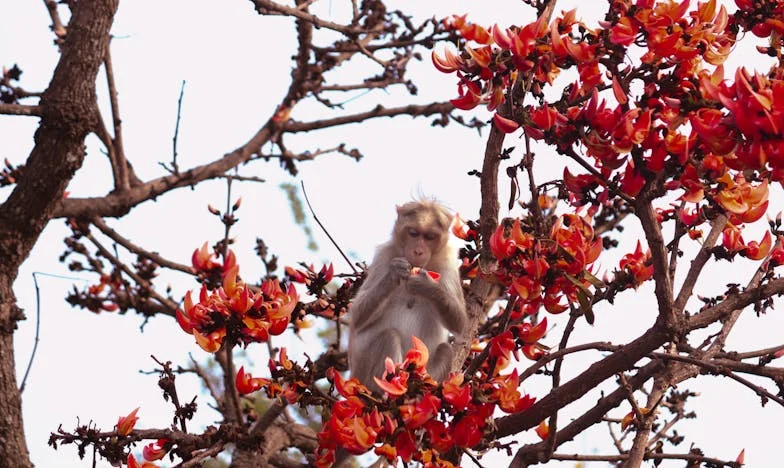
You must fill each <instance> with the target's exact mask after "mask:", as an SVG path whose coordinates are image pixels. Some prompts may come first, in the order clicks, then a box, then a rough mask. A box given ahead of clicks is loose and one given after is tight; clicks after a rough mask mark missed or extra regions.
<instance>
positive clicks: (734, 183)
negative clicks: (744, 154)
mask: <svg viewBox="0 0 784 468" xmlns="http://www.w3.org/2000/svg"><path fill="white" fill-rule="evenodd" d="M718 181H719V182H721V183H722V184H724V188H722V189H721V190H720V191H719V193H718V194H717V195H716V201H717V202H718V203H719V205H721V207H722V208H724V209H725V210H727V211H728V212H730V213H731V214H733V215H735V216H736V217H737V218H738V220H739V221H740V222H743V223H750V222H754V221H756V220H758V219H760V218H761V217H762V215H763V214H765V211H767V209H768V181H767V180H763V181H762V183H760V184H759V185H757V186H752V185H751V184H750V183H748V182H746V179H745V178H744V177H743V175H742V174H737V175H736V176H735V179H734V180H733V179H732V178H731V177H730V175H729V173H728V172H727V173H724V175H723V176H722V177H721V178H719V179H718Z"/></svg>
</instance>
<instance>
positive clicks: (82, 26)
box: [0, 0, 118, 467]
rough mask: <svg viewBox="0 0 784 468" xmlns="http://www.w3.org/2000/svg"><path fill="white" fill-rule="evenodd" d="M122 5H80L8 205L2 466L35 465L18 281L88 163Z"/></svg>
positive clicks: (0, 270)
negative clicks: (18, 344) (28, 431)
mask: <svg viewBox="0 0 784 468" xmlns="http://www.w3.org/2000/svg"><path fill="white" fill-rule="evenodd" d="M117 4H118V0H95V1H81V2H78V3H76V6H75V11H74V12H73V16H72V19H71V22H70V24H69V25H68V33H67V36H66V39H65V42H64V43H63V45H62V52H61V56H60V61H59V62H58V64H57V67H56V68H55V71H54V75H53V76H52V80H51V82H50V84H49V87H48V89H47V90H46V91H45V92H44V94H43V95H42V96H41V101H40V107H41V111H42V112H41V122H40V125H39V127H38V130H37V131H36V133H35V147H34V148H33V150H32V152H31V153H30V156H29V158H28V159H27V162H26V169H25V173H26V174H29V175H30V176H29V177H23V178H22V179H21V180H19V183H18V184H17V186H16V188H15V189H14V191H13V192H11V195H10V196H9V197H8V199H7V200H6V201H5V203H3V204H2V205H0V467H11V466H13V467H29V466H32V464H31V462H30V457H29V454H28V451H27V445H26V443H25V438H24V428H23V423H22V408H21V396H20V393H19V390H18V388H17V382H16V376H15V365H14V362H15V360H14V348H13V332H14V330H15V329H16V322H17V321H19V320H21V319H22V318H23V317H24V316H23V314H22V311H21V310H20V309H19V308H18V307H17V305H16V297H15V296H14V294H13V290H12V286H13V282H14V280H15V279H16V276H17V274H18V272H19V266H20V265H21V264H22V262H23V261H24V260H25V259H26V258H27V256H28V255H29V254H30V251H31V250H32V248H33V246H34V245H35V243H36V241H37V240H38V237H39V236H40V234H41V231H43V229H44V227H45V226H46V223H47V222H48V221H49V220H50V219H51V217H52V214H53V213H54V209H55V206H56V205H57V203H58V202H59V201H60V199H62V197H63V192H64V191H65V188H66V186H67V185H68V182H69V181H70V180H71V178H72V177H73V175H74V173H75V172H76V171H77V170H78V169H79V168H80V167H81V166H82V162H83V160H84V139H85V137H86V136H87V134H88V133H89V132H90V131H91V130H92V129H94V128H95V125H96V122H97V118H98V114H97V107H96V97H95V79H96V75H97V74H98V69H99V68H100V66H101V63H102V62H103V58H104V57H105V55H106V50H107V48H108V45H109V30H110V28H111V25H112V20H113V19H114V14H115V12H116V10H117Z"/></svg>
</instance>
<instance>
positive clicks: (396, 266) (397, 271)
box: [389, 257, 411, 282]
mask: <svg viewBox="0 0 784 468" xmlns="http://www.w3.org/2000/svg"><path fill="white" fill-rule="evenodd" d="M410 275H411V264H410V263H408V260H406V259H405V257H395V258H393V259H392V260H390V261H389V277H390V279H392V280H394V281H395V282H397V281H400V280H402V279H407V278H408V277H409V276H410Z"/></svg>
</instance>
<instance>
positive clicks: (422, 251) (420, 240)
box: [402, 226, 441, 268]
mask: <svg viewBox="0 0 784 468" xmlns="http://www.w3.org/2000/svg"><path fill="white" fill-rule="evenodd" d="M402 241H403V251H404V253H405V257H406V260H408V263H410V264H411V266H415V267H420V268H421V267H424V266H426V265H427V263H428V262H429V261H430V258H431V257H432V256H433V253H434V252H436V251H438V249H439V247H440V244H441V234H440V233H439V232H436V231H434V230H429V229H420V228H417V227H415V226H409V227H407V228H406V229H405V230H404V231H403V239H402Z"/></svg>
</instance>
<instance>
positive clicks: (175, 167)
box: [172, 80, 185, 174]
mask: <svg viewBox="0 0 784 468" xmlns="http://www.w3.org/2000/svg"><path fill="white" fill-rule="evenodd" d="M184 94H185V80H182V85H181V86H180V97H179V98H178V99H177V121H176V122H175V124H174V136H173V137H172V172H173V173H174V174H179V172H180V167H179V166H178V165H177V136H178V135H179V133H180V116H181V115H182V96H183V95H184Z"/></svg>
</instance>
